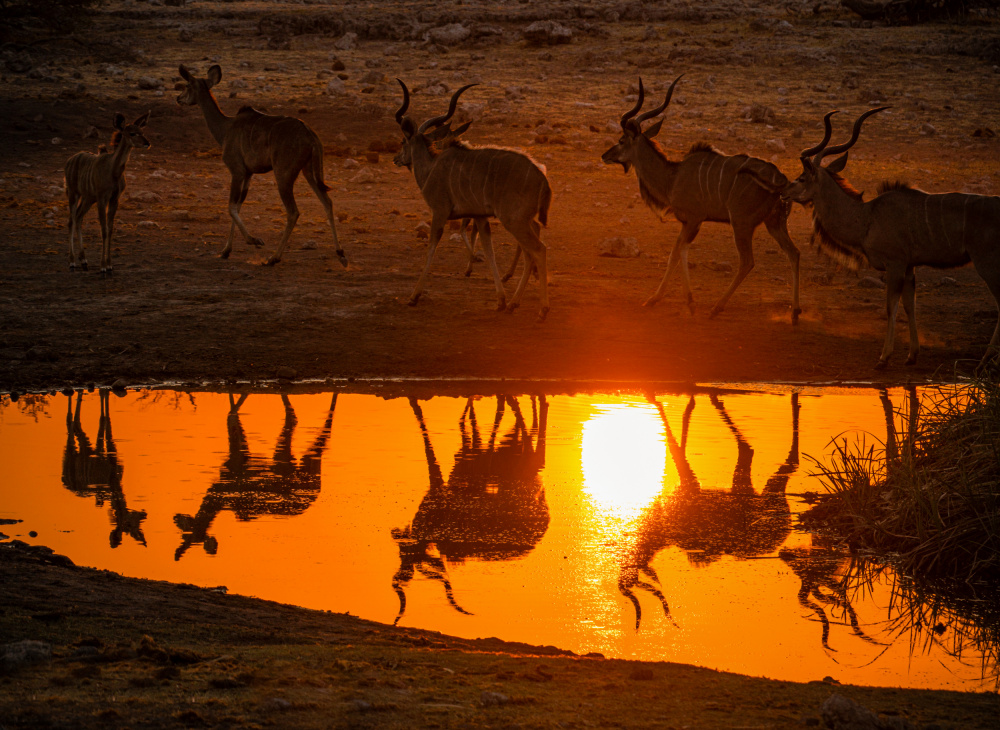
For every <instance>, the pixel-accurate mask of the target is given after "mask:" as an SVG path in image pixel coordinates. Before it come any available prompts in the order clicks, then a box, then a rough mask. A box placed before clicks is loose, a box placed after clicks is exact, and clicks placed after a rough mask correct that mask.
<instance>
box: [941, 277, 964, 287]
mask: <svg viewBox="0 0 1000 730" xmlns="http://www.w3.org/2000/svg"><path fill="white" fill-rule="evenodd" d="M938 286H960V284H959V283H958V279H955V278H953V277H951V276H942V277H941V279H940V280H939V281H938Z"/></svg>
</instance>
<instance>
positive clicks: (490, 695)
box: [479, 691, 510, 707]
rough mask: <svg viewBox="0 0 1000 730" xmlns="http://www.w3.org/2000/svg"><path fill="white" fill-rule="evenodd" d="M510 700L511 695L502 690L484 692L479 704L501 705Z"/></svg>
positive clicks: (485, 705)
mask: <svg viewBox="0 0 1000 730" xmlns="http://www.w3.org/2000/svg"><path fill="white" fill-rule="evenodd" d="M509 702H510V697H508V696H507V695H505V694H501V693H500V692H485V691H484V692H482V693H481V694H480V695H479V704H481V705H482V706H483V707H499V706H500V705H506V704H508V703H509Z"/></svg>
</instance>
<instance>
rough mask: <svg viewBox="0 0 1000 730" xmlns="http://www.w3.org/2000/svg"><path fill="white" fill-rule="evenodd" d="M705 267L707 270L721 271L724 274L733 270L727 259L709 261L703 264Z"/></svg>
mask: <svg viewBox="0 0 1000 730" xmlns="http://www.w3.org/2000/svg"><path fill="white" fill-rule="evenodd" d="M705 268H706V269H708V270H709V271H721V272H723V273H725V274H730V273H732V271H733V265H732V264H731V263H729V262H728V261H709V262H708V263H707V264H705Z"/></svg>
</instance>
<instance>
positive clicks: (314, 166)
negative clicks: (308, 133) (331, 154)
mask: <svg viewBox="0 0 1000 730" xmlns="http://www.w3.org/2000/svg"><path fill="white" fill-rule="evenodd" d="M312 148H313V150H312V158H311V159H310V160H309V166H310V170H311V171H312V175H313V179H314V180H315V181H316V187H317V188H318V189H320V190H322V191H323V192H326V193H328V192H330V191H331V190H333V188H331V187H330V186H329V185H327V184H326V183H325V182H324V181H323V143H322V142H320V141H319V137H317V136H316V135H313V143H312Z"/></svg>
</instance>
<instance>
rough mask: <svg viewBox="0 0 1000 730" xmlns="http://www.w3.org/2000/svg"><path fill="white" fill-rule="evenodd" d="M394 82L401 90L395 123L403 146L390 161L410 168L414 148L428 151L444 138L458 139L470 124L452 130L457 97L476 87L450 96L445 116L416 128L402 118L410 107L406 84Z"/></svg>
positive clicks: (467, 86)
mask: <svg viewBox="0 0 1000 730" xmlns="http://www.w3.org/2000/svg"><path fill="white" fill-rule="evenodd" d="M396 81H399V85H400V86H401V87H402V88H403V103H402V105H401V106H400V107H399V109H397V110H396V123H397V124H398V125H399V128H400V129H402V130H403V146H402V147H401V148H400V150H399V152H397V153H396V156H395V157H393V158H392V161H393V162H394V163H395V164H396V165H398V166H399V167H410V166H411V165H412V164H413V151H414V150H415V149H416V148H418V147H423V148H425V149H430V146H431V145H432V144H434V143H435V142H439V141H440V140H442V139H445V138H446V137H458V136H459V135H461V134H462V133H464V132H465V131H466V130H467V129H468V128H469V125H471V124H472V122H471V121H469V122H466V123H465V124H463V125H461V126H460V127H458V128H457V129H454V130H453V129H452V128H451V122H450V119H451V118H452V116H453V115H454V114H455V110H456V109H457V108H458V97H460V96H461V95H462V93H463V92H464V91H465V90H466V89H470V88H472V87H473V86H476V84H467V85H466V86H463V87H462V88H461V89H459V90H458V91H456V92H455V93H454V94H452V95H451V103H450V104H449V105H448V113H447V114H442V115H441V116H437V117H431V118H430V119H428V120H427V121H425V122H424V123H423V124H421V125H420V126H419V127H418V126H417V123H416V122H414V121H413V119H412V118H410V117H408V116H404V115H405V114H406V110H407V109H408V108H409V107H410V90H409V89H407V88H406V84H404V83H403V82H402V81H401V80H400V79H396Z"/></svg>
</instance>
